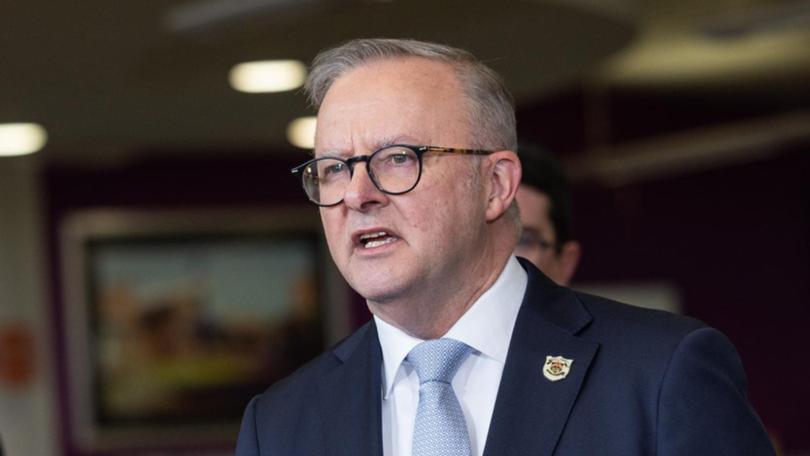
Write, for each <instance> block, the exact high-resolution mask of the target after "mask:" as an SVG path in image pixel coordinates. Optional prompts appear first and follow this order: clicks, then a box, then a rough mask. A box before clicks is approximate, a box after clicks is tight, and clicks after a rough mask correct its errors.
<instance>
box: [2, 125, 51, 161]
mask: <svg viewBox="0 0 810 456" xmlns="http://www.w3.org/2000/svg"><path fill="white" fill-rule="evenodd" d="M47 141H48V134H47V133H46V132H45V129H44V128H43V127H42V126H41V125H39V124H35V123H5V124H0V156H3V157H12V156H16V155H27V154H33V153H34V152H37V151H39V150H40V149H42V148H43V147H44V146H45V143H46V142H47Z"/></svg>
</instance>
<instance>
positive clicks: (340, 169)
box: [323, 163, 346, 177]
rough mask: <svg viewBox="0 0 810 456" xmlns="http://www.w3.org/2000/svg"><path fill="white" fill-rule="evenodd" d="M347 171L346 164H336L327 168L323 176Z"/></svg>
mask: <svg viewBox="0 0 810 456" xmlns="http://www.w3.org/2000/svg"><path fill="white" fill-rule="evenodd" d="M345 169H346V164H345V163H335V164H333V165H329V166H326V167H325V168H324V170H323V174H324V176H325V177H328V176H331V175H335V174H340V173H342V172H343V171H344V170H345Z"/></svg>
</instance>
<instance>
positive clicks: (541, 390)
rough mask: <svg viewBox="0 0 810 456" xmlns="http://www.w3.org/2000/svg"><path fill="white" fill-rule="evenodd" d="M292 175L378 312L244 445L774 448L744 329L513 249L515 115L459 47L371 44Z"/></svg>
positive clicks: (255, 422) (330, 102) (276, 395)
mask: <svg viewBox="0 0 810 456" xmlns="http://www.w3.org/2000/svg"><path fill="white" fill-rule="evenodd" d="M307 87H308V91H309V93H310V96H311V99H312V101H313V104H314V106H315V107H316V108H317V109H318V126H317V131H316V135H315V158H314V159H313V160H310V161H308V162H306V163H304V164H302V165H301V166H299V167H296V168H295V170H294V173H296V174H297V175H299V176H300V177H301V179H302V182H303V185H304V189H305V191H306V193H307V195H308V197H309V198H310V200H312V201H313V202H314V203H316V204H318V205H320V215H321V220H322V222H323V227H324V232H325V235H326V240H327V243H328V245H329V250H330V253H331V255H332V258H333V259H334V261H335V263H336V264H337V266H338V268H339V269H340V271H341V273H342V274H343V276H344V277H345V278H346V280H347V281H348V283H349V284H350V285H351V286H352V287H353V288H354V289H355V290H357V291H358V292H359V293H360V294H361V295H362V296H363V297H364V298H365V299H366V302H367V304H368V307H369V309H370V310H371V312H372V313H373V314H374V318H373V320H372V321H371V322H369V323H368V324H366V325H365V326H363V327H362V328H360V329H359V330H358V331H357V332H355V333H354V334H352V335H351V336H349V337H348V338H347V339H345V340H344V341H343V342H341V343H339V344H338V345H337V346H336V347H335V348H334V349H332V350H329V351H328V352H327V353H325V354H323V355H321V356H320V357H318V358H316V359H315V360H314V361H313V362H311V363H310V364H308V365H307V366H305V367H303V368H302V369H300V370H298V371H297V372H296V373H294V374H293V375H292V376H290V377H289V378H287V379H285V380H283V381H281V382H279V383H277V384H276V385H274V386H273V387H272V388H271V389H269V390H268V391H267V392H266V393H264V394H262V395H260V396H258V397H257V398H255V399H254V400H253V401H251V403H250V404H249V405H248V407H247V410H246V411H245V416H244V418H243V423H242V429H241V431H240V435H239V441H238V444H237V449H236V454H237V456H253V455H274V456H277V455H285V456H288V455H307V456H311V455H347V456H348V455H351V456H358V455H410V454H413V455H419V456H423V455H443V456H446V455H481V454H486V455H499V456H500V455H529V454H531V455H551V454H554V455H593V454H599V455H643V454H656V455H659V456H662V455H686V454H688V455H719V454H735V455H739V454H751V455H767V454H773V452H772V449H771V447H770V444H769V442H768V439H767V437H766V436H765V433H764V432H763V430H762V426H761V423H760V422H759V420H758V418H757V417H756V415H755V413H754V412H753V410H752V409H751V408H750V406H749V405H748V402H747V401H746V398H745V386H744V374H743V371H742V367H741V365H740V362H739V359H738V357H737V355H736V353H735V351H734V349H733V347H732V346H731V344H730V343H729V342H728V341H727V340H726V339H725V338H724V337H723V336H722V335H720V334H719V333H717V332H716V331H714V330H712V329H709V328H707V327H706V326H704V325H703V324H701V323H700V322H697V321H694V320H691V319H686V318H684V317H676V316H672V315H669V314H665V313H662V312H656V311H650V310H642V309H636V308H632V307H629V306H625V305H622V304H617V303H614V302H610V301H607V300H603V299H601V298H596V297H592V296H587V295H581V294H577V293H575V292H573V291H571V290H568V289H566V288H562V287H560V286H558V285H556V284H555V283H554V282H552V281H551V280H549V279H547V278H546V277H545V276H544V275H542V274H541V273H540V272H539V271H538V270H537V269H536V268H535V267H534V266H532V265H531V264H530V263H529V262H526V261H521V262H519V261H518V260H517V259H516V258H515V257H514V256H513V255H512V251H513V250H514V247H515V245H516V243H517V240H518V236H519V228H520V226H519V219H518V215H517V211H516V206H515V205H514V199H515V193H516V192H517V188H518V184H519V181H520V175H521V170H520V162H519V160H518V158H517V155H516V154H515V153H514V152H513V151H514V150H515V149H516V140H515V126H514V125H515V124H514V111H513V107H512V105H511V101H510V98H509V96H508V94H507V92H506V91H505V89H504V88H503V85H502V84H501V82H500V80H499V79H498V77H497V75H495V74H494V73H493V72H492V71H491V70H490V69H488V68H487V67H486V66H484V65H483V64H481V63H479V62H478V61H476V60H475V59H474V58H473V57H472V56H471V55H470V54H468V53H466V52H465V51H461V50H458V49H453V48H449V47H445V46H440V45H435V44H430V43H422V42H416V41H410V40H357V41H352V42H349V43H347V44H345V45H343V46H340V47H338V48H335V49H332V50H330V51H326V52H324V53H322V54H320V55H319V56H318V57H317V58H316V59H315V61H314V63H313V68H312V71H311V74H310V76H309V81H308V84H307Z"/></svg>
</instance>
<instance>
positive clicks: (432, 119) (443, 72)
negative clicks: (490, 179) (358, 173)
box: [315, 57, 469, 153]
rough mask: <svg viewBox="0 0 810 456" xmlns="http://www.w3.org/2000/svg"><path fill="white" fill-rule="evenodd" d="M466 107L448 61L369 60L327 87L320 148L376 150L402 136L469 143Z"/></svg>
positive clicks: (438, 142) (319, 130)
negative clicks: (466, 140) (467, 139)
mask: <svg viewBox="0 0 810 456" xmlns="http://www.w3.org/2000/svg"><path fill="white" fill-rule="evenodd" d="M466 108H467V105H466V98H465V97H464V95H463V91H462V89H461V85H460V84H459V81H458V79H457V77H456V72H455V70H454V68H453V67H452V66H450V65H449V64H447V63H443V62H438V61H433V60H429V59H424V58H415V57H408V58H396V59H385V60H380V61H374V62H371V63H367V64H364V65H362V66H360V67H357V68H354V69H352V70H349V71H348V72H347V73H345V74H344V75H342V76H341V77H340V78H338V79H337V80H336V81H335V82H334V83H333V84H332V86H331V87H330V88H329V90H328V91H327V93H326V96H325V97H324V100H323V103H322V104H321V108H320V110H319V111H318V124H317V129H316V135H315V146H316V151H319V153H320V152H324V151H333V152H336V151H337V152H339V151H346V150H357V149H358V148H360V149H373V148H376V147H379V146H380V145H383V144H384V143H385V142H390V141H396V140H397V139H398V138H408V139H410V140H413V141H420V142H425V143H426V142H427V141H430V142H432V145H443V146H458V147H461V146H466V145H467V144H459V143H458V142H459V141H464V140H465V139H466V138H465V136H467V135H468V133H469V131H468V130H469V127H468V123H467V121H466V119H467V118H466ZM447 141H452V143H447Z"/></svg>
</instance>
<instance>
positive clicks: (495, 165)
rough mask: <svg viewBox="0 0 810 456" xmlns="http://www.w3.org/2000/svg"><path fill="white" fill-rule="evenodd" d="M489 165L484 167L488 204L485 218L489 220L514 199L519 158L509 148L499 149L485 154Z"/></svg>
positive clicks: (519, 173)
mask: <svg viewBox="0 0 810 456" xmlns="http://www.w3.org/2000/svg"><path fill="white" fill-rule="evenodd" d="M486 159H487V161H488V162H489V163H490V166H487V167H486V170H487V175H486V176H485V178H486V180H487V191H488V192H489V193H488V198H489V200H488V204H487V211H486V220H487V221H488V222H491V221H493V220H495V219H497V218H498V217H500V216H501V215H502V214H503V213H504V212H506V210H507V209H509V206H510V205H511V204H512V201H513V200H514V199H515V194H516V193H517V189H518V186H519V185H520V176H521V173H522V171H521V167H520V159H519V158H518V156H517V154H516V153H515V152H513V151H511V150H499V151H497V152H493V153H491V154H489V155H487V156H486Z"/></svg>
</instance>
